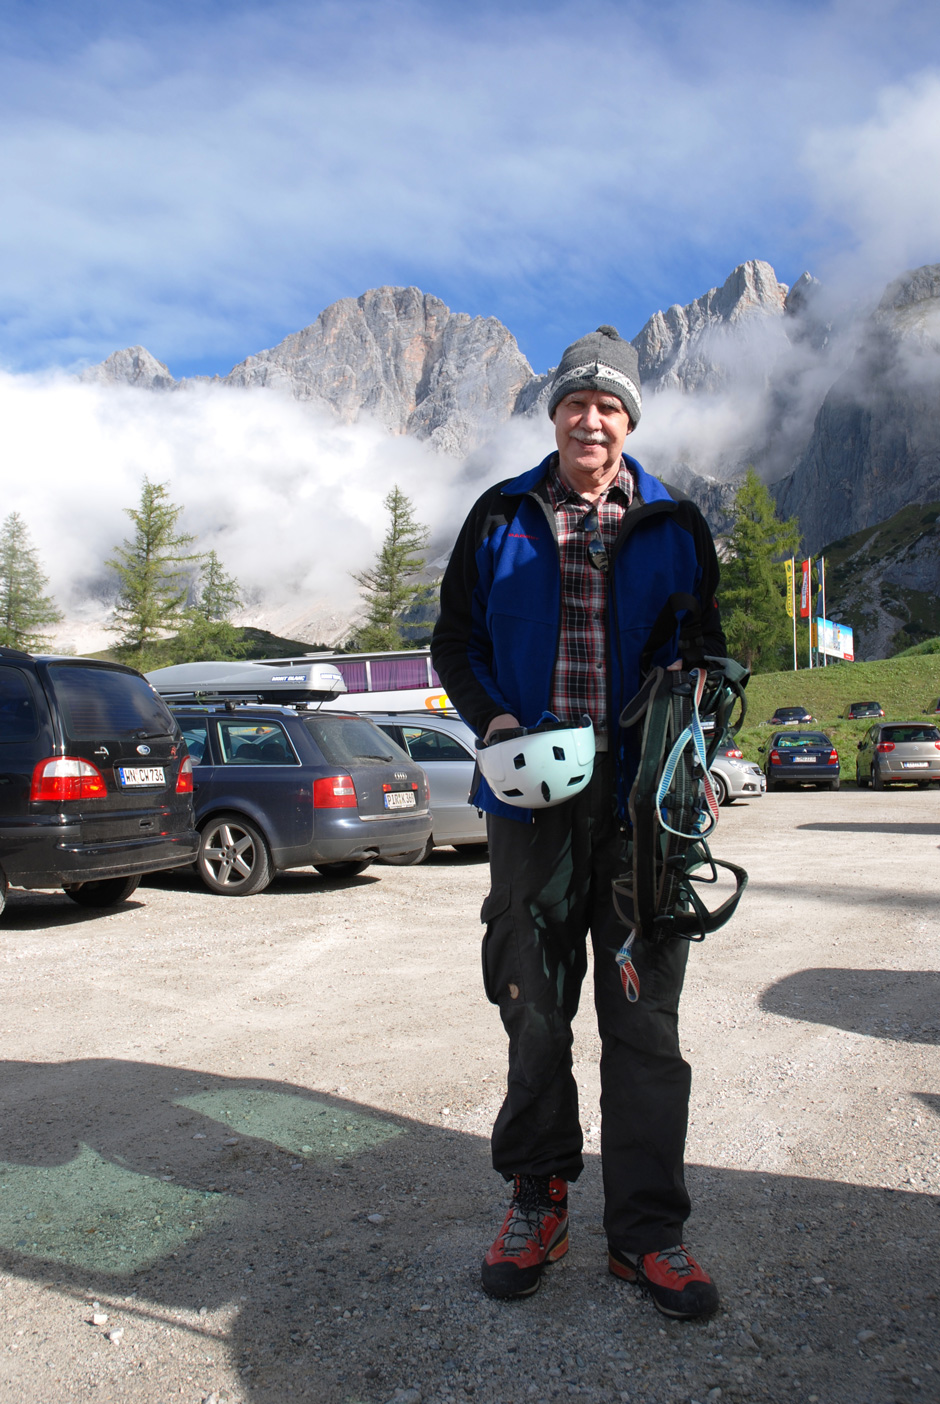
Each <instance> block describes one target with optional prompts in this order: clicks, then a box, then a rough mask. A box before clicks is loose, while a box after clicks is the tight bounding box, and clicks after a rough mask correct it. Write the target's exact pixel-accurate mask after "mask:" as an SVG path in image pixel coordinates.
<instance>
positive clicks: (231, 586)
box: [172, 551, 248, 663]
mask: <svg viewBox="0 0 940 1404" xmlns="http://www.w3.org/2000/svg"><path fill="white" fill-rule="evenodd" d="M240 604H241V590H240V588H239V584H238V581H237V580H236V579H235V578H234V576H231V575H227V574H226V571H225V567H224V566H223V564H222V562H221V561H220V560H219V558H218V556H217V555H216V553H215V551H209V552H208V553H207V554H206V555H205V556H203V558H202V563H201V565H200V568H199V584H198V586H197V589H196V598H195V601H194V602H193V604H192V605H190V607H189V609H187V611H186V623H185V624H184V626H183V628H182V629H181V630H180V632H179V633H178V634H177V636H176V638H175V639H174V640H173V646H172V654H173V661H174V662H175V663H189V662H192V661H194V660H196V659H199V660H206V659H213V658H215V659H219V658H241V657H242V655H243V654H244V653H245V651H246V649H247V647H248V645H247V644H246V643H244V642H243V640H242V637H241V633H240V631H239V630H238V629H236V627H235V625H234V624H233V623H232V622H231V615H232V612H233V611H234V610H236V609H237V608H238V606H239V605H240Z"/></svg>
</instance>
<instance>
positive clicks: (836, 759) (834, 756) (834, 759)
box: [829, 751, 839, 765]
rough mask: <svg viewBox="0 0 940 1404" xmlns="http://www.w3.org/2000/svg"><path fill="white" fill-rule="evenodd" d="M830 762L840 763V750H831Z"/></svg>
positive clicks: (832, 763)
mask: <svg viewBox="0 0 940 1404" xmlns="http://www.w3.org/2000/svg"><path fill="white" fill-rule="evenodd" d="M829 764H830V765H838V764H839V752H838V751H830V752H829Z"/></svg>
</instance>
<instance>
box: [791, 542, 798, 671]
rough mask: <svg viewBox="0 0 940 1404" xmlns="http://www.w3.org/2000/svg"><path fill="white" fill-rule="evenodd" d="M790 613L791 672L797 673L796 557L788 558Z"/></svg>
mask: <svg viewBox="0 0 940 1404" xmlns="http://www.w3.org/2000/svg"><path fill="white" fill-rule="evenodd" d="M790 574H791V579H790V613H791V614H792V616H793V671H794V673H795V672H796V671H797V668H798V666H799V665H798V664H797V661H796V557H795V556H791V557H790Z"/></svg>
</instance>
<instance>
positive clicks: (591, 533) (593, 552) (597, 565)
mask: <svg viewBox="0 0 940 1404" xmlns="http://www.w3.org/2000/svg"><path fill="white" fill-rule="evenodd" d="M581 526H582V528H583V530H584V532H585V535H586V536H587V553H588V560H589V561H590V562H591V565H592V566H593V567H594V569H595V570H602V571H603V572H604V573H605V574H606V573H607V567H608V565H609V561H608V559H607V547H606V546H605V545H604V538H603V537H602V536H601V524H600V522H599V520H598V516H597V507H596V505H595V506H594V507H591V508H590V509H589V510H588V511H587V512H585V514H584V518H583V520H582V522H581Z"/></svg>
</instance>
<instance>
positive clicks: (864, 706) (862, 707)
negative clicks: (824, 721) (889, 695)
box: [842, 702, 885, 721]
mask: <svg viewBox="0 0 940 1404" xmlns="http://www.w3.org/2000/svg"><path fill="white" fill-rule="evenodd" d="M884 714H885V712H884V707H882V706H881V704H880V703H879V702H850V703H849V705H848V706H847V707H846V709H845V711H844V712H843V713H842V715H843V717H846V718H847V719H848V720H849V721H861V720H862V719H863V718H864V717H883V716H884Z"/></svg>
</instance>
